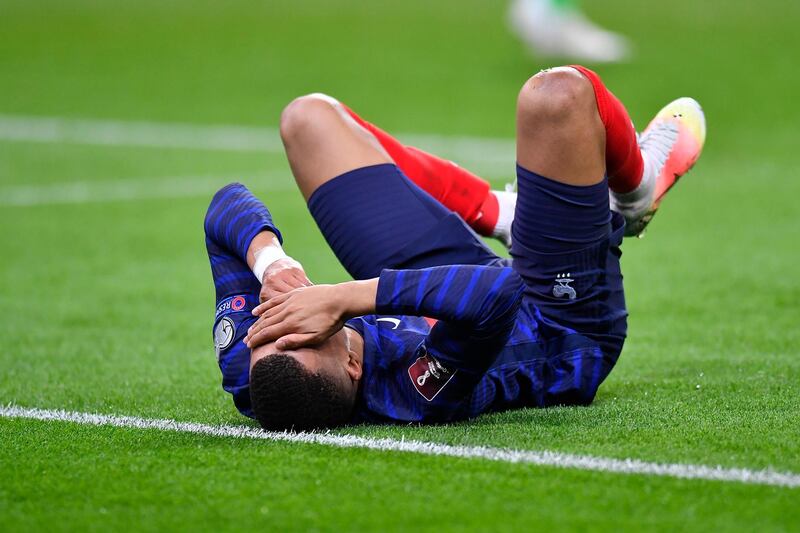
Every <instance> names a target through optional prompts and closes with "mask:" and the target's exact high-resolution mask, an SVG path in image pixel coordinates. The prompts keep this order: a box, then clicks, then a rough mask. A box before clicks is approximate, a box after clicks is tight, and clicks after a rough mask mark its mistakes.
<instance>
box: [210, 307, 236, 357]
mask: <svg viewBox="0 0 800 533" xmlns="http://www.w3.org/2000/svg"><path fill="white" fill-rule="evenodd" d="M235 336H236V326H234V324H233V320H231V319H230V318H228V317H222V320H220V321H219V322H217V327H215V328H214V348H216V350H217V357H219V354H220V352H221V351H222V350H224V349H225V348H227V347H228V346H230V345H231V343H232V342H233V338H234V337H235Z"/></svg>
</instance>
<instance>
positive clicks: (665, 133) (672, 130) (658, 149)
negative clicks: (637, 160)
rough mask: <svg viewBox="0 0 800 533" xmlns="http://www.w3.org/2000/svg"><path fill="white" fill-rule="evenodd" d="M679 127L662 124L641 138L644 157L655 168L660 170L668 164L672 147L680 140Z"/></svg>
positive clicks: (643, 134) (672, 123) (673, 124)
mask: <svg viewBox="0 0 800 533" xmlns="http://www.w3.org/2000/svg"><path fill="white" fill-rule="evenodd" d="M678 132H679V130H678V125H677V124H675V123H674V122H662V123H661V124H657V125H655V126H654V127H652V128H650V129H648V130H647V131H645V132H644V133H642V134H641V136H640V137H639V147H640V148H641V150H642V155H644V156H645V157H648V158H649V159H650V162H651V163H652V164H653V165H654V166H655V168H657V169H660V168H661V167H663V166H664V163H666V162H667V158H668V157H669V154H670V152H672V147H673V146H675V142H676V141H677V140H678Z"/></svg>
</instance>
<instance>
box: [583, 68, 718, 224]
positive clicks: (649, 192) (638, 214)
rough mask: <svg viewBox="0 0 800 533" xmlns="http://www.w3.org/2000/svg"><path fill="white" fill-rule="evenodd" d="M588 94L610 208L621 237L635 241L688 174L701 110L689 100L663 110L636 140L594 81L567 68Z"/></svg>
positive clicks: (696, 152) (698, 142)
mask: <svg viewBox="0 0 800 533" xmlns="http://www.w3.org/2000/svg"><path fill="white" fill-rule="evenodd" d="M572 68H574V69H576V70H578V71H579V72H580V73H581V74H583V75H584V76H586V78H587V79H588V80H589V82H590V83H591V84H592V88H593V89H594V93H595V98H596V100H597V109H598V112H599V114H600V119H601V120H602V121H603V125H604V126H605V128H606V173H607V175H608V184H609V187H610V189H611V208H612V209H613V210H614V211H617V212H619V213H620V214H622V215H623V216H624V217H625V221H626V228H625V234H626V235H628V236H632V235H641V234H642V232H643V231H644V228H645V227H646V226H647V224H648V223H649V222H650V220H651V219H652V218H653V215H654V214H655V212H656V210H657V209H658V207H659V205H660V203H661V201H662V199H663V198H664V195H665V194H666V193H667V191H669V190H670V189H671V188H672V186H673V185H674V184H675V183H676V182H677V181H678V179H679V178H680V177H681V176H683V175H684V174H686V172H688V171H689V169H691V168H692V166H693V165H694V163H695V162H696V161H697V158H698V157H699V156H700V152H701V151H702V149H703V144H704V143H705V136H706V124H705V116H704V115H703V110H702V109H701V108H700V104H698V103H697V102H696V101H695V100H693V99H691V98H679V99H677V100H675V101H673V102H671V103H670V104H668V105H667V106H665V107H664V108H663V109H662V110H661V111H660V112H659V113H658V114H657V115H656V117H655V118H654V119H653V120H652V121H651V122H650V124H649V125H648V126H647V128H646V129H645V130H644V131H643V132H642V135H641V136H639V137H637V135H636V132H635V130H634V128H633V123H632V122H631V119H630V117H629V116H628V112H627V110H626V109H625V106H623V105H622V102H620V101H619V100H618V99H617V98H616V97H615V96H614V95H613V94H612V93H611V91H609V90H608V88H607V87H606V86H605V85H604V84H603V82H602V80H601V79H600V77H599V76H598V75H597V74H596V73H594V72H592V71H591V70H589V69H587V68H585V67H582V66H579V65H572Z"/></svg>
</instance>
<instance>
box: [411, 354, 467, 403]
mask: <svg viewBox="0 0 800 533" xmlns="http://www.w3.org/2000/svg"><path fill="white" fill-rule="evenodd" d="M456 372H458V370H450V369H449V368H447V367H446V366H444V365H443V364H442V363H440V362H439V361H438V360H437V359H436V358H435V357H433V356H432V355H430V354H427V353H426V354H424V355H423V356H422V357H419V358H418V359H417V360H416V361H414V364H412V365H411V366H410V367H408V377H410V378H411V383H413V384H414V388H415V389H417V392H418V393H420V394H421V395H422V397H423V398H425V399H426V400H428V401H429V402H430V401H432V400H433V399H434V398H436V396H437V395H438V394H439V393H440V392H442V389H443V388H445V386H446V385H447V384H448V383H450V380H451V379H453V376H455V375H456Z"/></svg>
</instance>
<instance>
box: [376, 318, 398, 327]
mask: <svg viewBox="0 0 800 533" xmlns="http://www.w3.org/2000/svg"><path fill="white" fill-rule="evenodd" d="M375 322H388V323H390V324H394V326H393V327H392V329H397V326H399V325H400V319H399V318H388V317H384V318H376V319H375Z"/></svg>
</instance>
